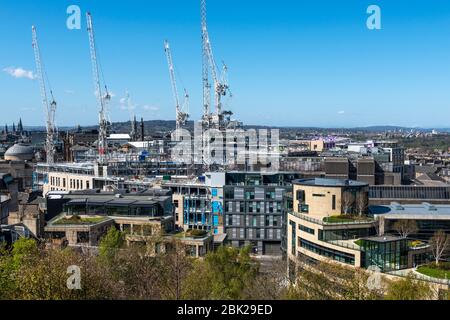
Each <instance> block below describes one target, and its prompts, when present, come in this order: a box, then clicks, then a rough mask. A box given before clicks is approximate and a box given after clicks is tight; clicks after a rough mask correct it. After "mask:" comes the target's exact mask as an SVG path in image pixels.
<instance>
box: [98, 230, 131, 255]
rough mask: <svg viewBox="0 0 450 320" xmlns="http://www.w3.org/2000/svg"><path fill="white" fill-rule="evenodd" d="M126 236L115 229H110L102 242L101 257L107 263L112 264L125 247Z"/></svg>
mask: <svg viewBox="0 0 450 320" xmlns="http://www.w3.org/2000/svg"><path fill="white" fill-rule="evenodd" d="M124 242H125V235H124V234H123V232H121V231H119V230H117V229H116V228H114V227H111V228H109V230H108V232H107V233H106V234H105V236H104V237H103V238H102V239H101V240H100V245H99V257H100V259H102V260H103V261H104V262H106V263H111V262H112V261H113V259H114V257H115V256H116V253H117V251H118V250H119V249H120V248H121V247H122V246H123V244H124Z"/></svg>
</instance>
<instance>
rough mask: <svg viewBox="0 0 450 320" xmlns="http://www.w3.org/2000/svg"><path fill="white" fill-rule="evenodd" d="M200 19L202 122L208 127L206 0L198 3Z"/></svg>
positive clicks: (208, 90) (208, 93)
mask: <svg viewBox="0 0 450 320" xmlns="http://www.w3.org/2000/svg"><path fill="white" fill-rule="evenodd" d="M200 17H201V35H202V82H203V122H204V124H205V125H207V126H209V123H210V99H211V92H210V89H211V85H210V84H209V73H208V69H209V68H208V64H209V62H208V61H209V60H208V50H207V45H206V43H207V35H206V30H207V29H206V27H207V23H206V0H201V1H200Z"/></svg>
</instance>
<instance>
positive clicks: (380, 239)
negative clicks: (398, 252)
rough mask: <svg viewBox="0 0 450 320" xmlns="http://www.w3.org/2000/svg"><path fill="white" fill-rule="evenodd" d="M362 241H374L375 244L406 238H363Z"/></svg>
mask: <svg viewBox="0 0 450 320" xmlns="http://www.w3.org/2000/svg"><path fill="white" fill-rule="evenodd" d="M362 240H367V241H373V242H392V241H398V240H404V238H401V237H395V236H378V237H367V238H362Z"/></svg>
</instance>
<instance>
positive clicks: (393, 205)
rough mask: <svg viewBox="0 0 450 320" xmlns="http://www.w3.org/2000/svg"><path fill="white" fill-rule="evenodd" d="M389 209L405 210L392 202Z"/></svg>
mask: <svg viewBox="0 0 450 320" xmlns="http://www.w3.org/2000/svg"><path fill="white" fill-rule="evenodd" d="M391 207H392V208H394V209H395V210H405V208H404V207H403V206H402V205H401V204H400V203H398V202H392V203H391Z"/></svg>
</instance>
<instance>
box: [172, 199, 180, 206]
mask: <svg viewBox="0 0 450 320" xmlns="http://www.w3.org/2000/svg"><path fill="white" fill-rule="evenodd" d="M178 205H179V204H178V200H173V206H174V207H175V208H178Z"/></svg>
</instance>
